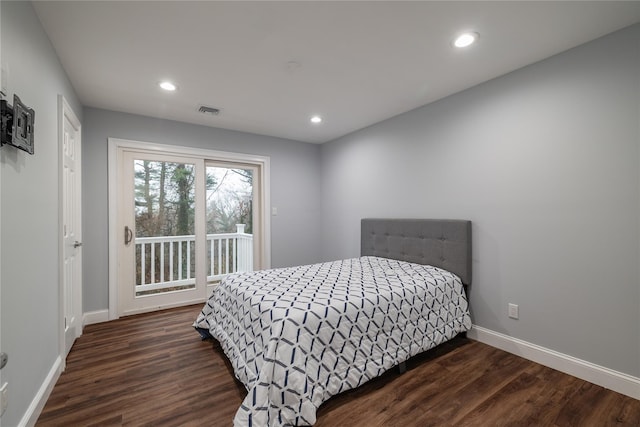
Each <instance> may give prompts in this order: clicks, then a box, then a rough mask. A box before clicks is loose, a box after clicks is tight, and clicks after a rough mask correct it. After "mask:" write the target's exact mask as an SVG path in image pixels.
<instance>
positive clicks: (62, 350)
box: [58, 95, 83, 371]
mask: <svg viewBox="0 0 640 427" xmlns="http://www.w3.org/2000/svg"><path fill="white" fill-rule="evenodd" d="M65 117H66V118H67V119H69V122H70V123H71V124H72V126H73V127H75V128H76V129H77V130H78V135H79V138H80V140H79V142H78V146H77V147H76V148H77V149H78V152H77V155H78V164H79V167H78V171H77V173H78V177H77V179H78V182H80V186H81V185H82V184H81V183H82V155H81V153H82V124H81V123H80V120H78V117H77V116H76V114H75V113H74V112H73V109H72V108H71V106H70V105H69V103H68V102H67V100H66V99H65V97H64V96H62V95H58V189H59V191H60V199H59V203H58V312H59V313H60V315H59V318H58V346H59V354H60V359H61V361H62V367H61V370H62V371H64V369H65V367H66V359H67V354H66V337H65V335H66V334H65V309H64V301H65V295H64V292H65V290H64V287H65V283H64V270H65V268H64V203H63V202H64V200H63V197H62V192H63V191H64V188H63V187H64V185H63V182H64V181H63V180H64V177H63V174H64V167H63V163H62V162H63V161H64V159H63V154H62V151H63V146H64V120H65ZM77 197H78V204H77V209H78V211H79V212H78V214H79V215H80V221H79V222H80V224H81V225H80V229H79V230H80V233H82V199H81V197H82V191H81V188H79V189H78V194H77ZM80 237H81V236H80ZM78 263H79V265H80V266H82V252H80V254H79V255H78ZM80 277H81V278H82V274H81V275H80ZM80 283H81V286H80V288H79V289H75V290H74V292H78V294H79V300H80V304H81V305H82V281H81V282H80ZM80 311H81V312H80V313H78V321H79V323H78V326H79V329H78V331H77V332H76V338H77V337H79V336H80V335H82V327H83V323H82V310H80Z"/></svg>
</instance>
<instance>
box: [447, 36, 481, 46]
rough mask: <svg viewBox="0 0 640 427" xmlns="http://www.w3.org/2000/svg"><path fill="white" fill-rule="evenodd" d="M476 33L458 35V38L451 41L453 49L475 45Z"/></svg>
mask: <svg viewBox="0 0 640 427" xmlns="http://www.w3.org/2000/svg"><path fill="white" fill-rule="evenodd" d="M478 37H479V35H478V33H464V34H460V35H459V36H458V37H456V39H455V40H454V41H453V45H454V46H455V47H467V46H470V45H472V44H473V43H475V41H476V40H478Z"/></svg>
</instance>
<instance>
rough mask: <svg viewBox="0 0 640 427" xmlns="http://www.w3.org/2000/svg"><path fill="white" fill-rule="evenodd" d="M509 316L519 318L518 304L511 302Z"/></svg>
mask: <svg viewBox="0 0 640 427" xmlns="http://www.w3.org/2000/svg"><path fill="white" fill-rule="evenodd" d="M509 317H510V318H512V319H517V318H518V304H511V303H509Z"/></svg>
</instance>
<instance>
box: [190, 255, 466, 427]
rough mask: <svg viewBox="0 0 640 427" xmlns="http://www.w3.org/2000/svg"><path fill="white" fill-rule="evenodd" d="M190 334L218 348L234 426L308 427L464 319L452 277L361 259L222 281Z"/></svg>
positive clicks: (458, 328)
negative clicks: (242, 392) (237, 400)
mask: <svg viewBox="0 0 640 427" xmlns="http://www.w3.org/2000/svg"><path fill="white" fill-rule="evenodd" d="M194 327H196V329H198V330H200V331H202V332H203V333H206V334H209V335H210V336H212V337H213V338H215V339H217V340H218V341H219V342H220V344H221V346H222V349H223V351H224V352H225V354H226V355H227V357H228V358H229V360H230V361H231V364H232V366H233V369H234V372H235V375H236V377H237V378H238V379H239V380H240V381H241V382H242V383H243V384H244V385H245V387H246V388H247V391H248V394H247V396H246V398H245V399H244V401H243V402H242V405H241V406H240V408H239V409H238V411H237V413H236V416H235V418H234V425H235V426H259V427H260V426H269V427H271V426H291V425H313V424H314V423H315V420H316V409H317V408H318V407H319V406H320V405H321V404H322V402H324V401H326V400H327V399H329V398H330V397H331V396H333V395H336V394H338V393H340V392H342V391H345V390H349V389H353V388H355V387H358V386H359V385H361V384H363V383H365V382H367V381H369V380H370V379H373V378H375V377H377V376H379V375H381V374H382V373H384V372H385V371H387V370H388V369H390V368H392V367H394V366H396V365H398V364H399V363H401V362H404V361H406V360H407V359H409V358H410V357H411V356H414V355H416V354H418V353H421V352H423V351H425V350H428V349H430V348H433V347H435V346H437V345H438V344H441V343H443V342H445V341H447V340H449V339H451V338H453V337H455V336H456V335H457V334H459V333H460V332H464V331H467V330H469V329H470V328H471V319H470V316H469V311H468V303H467V299H466V296H465V293H464V288H463V286H462V283H461V281H460V279H459V278H458V276H456V275H455V274H453V273H450V272H448V271H446V270H442V269H439V268H436V267H432V266H426V265H420V264H413V263H408V262H403V261H397V260H391V259H386V258H379V257H368V256H367V257H361V258H353V259H346V260H340V261H334V262H326V263H320V264H313V265H305V266H299V267H291V268H279V269H271V270H262V271H256V272H249V273H239V274H232V275H229V276H227V277H226V278H225V279H224V280H223V281H222V283H221V284H220V285H219V286H218V287H217V288H216V289H215V290H214V292H213V294H212V295H211V297H210V298H209V300H208V301H207V303H206V304H205V305H204V307H203V309H202V312H201V313H200V315H199V316H198V318H197V319H196V321H195V323H194ZM202 332H201V333H202Z"/></svg>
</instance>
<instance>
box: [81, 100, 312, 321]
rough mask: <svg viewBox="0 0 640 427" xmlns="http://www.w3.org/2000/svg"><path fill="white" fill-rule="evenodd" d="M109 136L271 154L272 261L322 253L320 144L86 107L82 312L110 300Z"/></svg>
mask: <svg viewBox="0 0 640 427" xmlns="http://www.w3.org/2000/svg"><path fill="white" fill-rule="evenodd" d="M110 137H112V138H122V139H130V140H135V141H144V142H153V143H158V144H171V145H182V146H188V147H196V148H207V149H212V150H220V151H228V152H235V153H248V154H255V155H263V156H269V157H270V164H271V205H272V206H275V207H277V208H278V215H277V216H272V217H271V264H272V266H273V267H281V266H290V265H299V264H308V263H312V262H316V261H317V260H318V259H319V258H320V245H319V243H318V242H319V241H320V231H319V226H318V225H319V223H320V146H318V145H313V144H304V143H301V142H296V141H290V140H285V139H279V138H272V137H268V136H262V135H255V134H248V133H242V132H234V131H227V130H223V129H215V128H210V127H205V126H197V125H191V124H186V123H180V122H174V121H168V120H160V119H153V118H149V117H143V116H136V115H131V114H124V113H116V112H113V111H106V110H99V109H94V108H86V109H85V110H84V122H83V143H82V150H83V152H82V174H83V175H82V178H83V188H82V197H83V199H82V209H83V215H84V218H83V233H84V234H83V239H84V246H83V250H84V252H83V257H84V258H83V267H84V269H83V291H84V292H83V304H84V311H85V312H89V311H95V310H104V309H107V308H108V306H109V285H108V238H107V237H108V234H107V233H108V216H107V213H108V205H107V203H108V200H107V190H108V183H107V177H108V176H107V140H108V138H110ZM269 211H270V210H269Z"/></svg>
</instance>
